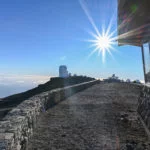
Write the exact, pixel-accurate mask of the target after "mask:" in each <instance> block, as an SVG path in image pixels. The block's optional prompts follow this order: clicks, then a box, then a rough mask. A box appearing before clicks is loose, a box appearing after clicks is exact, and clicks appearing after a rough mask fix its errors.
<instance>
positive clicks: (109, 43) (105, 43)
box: [79, 0, 116, 62]
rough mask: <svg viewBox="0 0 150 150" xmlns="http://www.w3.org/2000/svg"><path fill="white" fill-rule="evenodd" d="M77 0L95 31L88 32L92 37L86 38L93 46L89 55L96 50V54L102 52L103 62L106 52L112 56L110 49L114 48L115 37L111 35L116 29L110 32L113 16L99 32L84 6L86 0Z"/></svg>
mask: <svg viewBox="0 0 150 150" xmlns="http://www.w3.org/2000/svg"><path fill="white" fill-rule="evenodd" d="M79 2H80V5H81V7H82V9H83V11H84V12H85V14H86V16H87V18H88V20H89V21H90V23H91V25H92V27H93V29H94V31H95V33H93V32H89V34H90V35H91V36H92V37H93V38H94V39H90V40H86V41H87V42H90V43H91V45H90V47H94V49H93V50H92V52H91V53H90V55H89V56H91V55H92V54H93V53H95V52H98V55H100V54H102V61H103V62H105V55H106V52H108V53H109V54H110V55H111V56H112V53H111V50H115V49H114V47H113V45H114V44H116V37H113V35H114V33H115V32H116V30H115V31H113V32H111V33H110V30H111V26H112V21H113V17H112V18H111V20H110V23H109V25H108V28H107V29H105V27H104V26H103V28H102V33H100V31H99V30H98V28H97V26H96V24H95V23H94V20H93V18H92V17H91V15H90V13H89V11H88V9H87V7H86V2H85V1H84V0H79Z"/></svg>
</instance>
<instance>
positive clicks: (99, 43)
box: [86, 30, 115, 62]
mask: <svg viewBox="0 0 150 150" xmlns="http://www.w3.org/2000/svg"><path fill="white" fill-rule="evenodd" d="M89 33H90V35H91V36H92V37H93V38H94V39H91V40H86V41H87V42H90V43H91V46H90V47H94V49H93V50H92V52H91V53H90V55H89V56H91V55H92V54H93V53H95V52H98V55H100V54H102V61H103V62H105V55H106V52H108V53H109V54H110V55H111V56H112V53H111V50H113V49H114V48H113V44H115V42H114V38H113V37H111V34H110V33H109V32H108V30H107V31H106V32H105V31H104V30H103V31H102V34H100V32H99V31H98V33H92V32H89Z"/></svg>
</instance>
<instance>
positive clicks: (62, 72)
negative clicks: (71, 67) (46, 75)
mask: <svg viewBox="0 0 150 150" xmlns="http://www.w3.org/2000/svg"><path fill="white" fill-rule="evenodd" d="M68 76H69V74H68V71H67V66H65V65H62V66H59V77H61V78H67V77H68Z"/></svg>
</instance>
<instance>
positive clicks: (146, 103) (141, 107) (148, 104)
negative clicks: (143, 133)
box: [137, 86, 150, 131]
mask: <svg viewBox="0 0 150 150" xmlns="http://www.w3.org/2000/svg"><path fill="white" fill-rule="evenodd" d="M137 111H138V113H139V115H140V116H141V118H142V120H143V121H144V123H145V125H146V126H147V128H148V129H149V131H150V87H147V86H144V87H143V89H142V91H141V94H140V97H139V100H138V110H137Z"/></svg>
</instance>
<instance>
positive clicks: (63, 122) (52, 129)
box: [28, 83, 150, 150]
mask: <svg viewBox="0 0 150 150" xmlns="http://www.w3.org/2000/svg"><path fill="white" fill-rule="evenodd" d="M139 93H140V90H139V88H138V87H135V86H131V85H130V86H129V85H127V84H122V83H107V84H106V83H101V84H97V85H95V86H93V87H91V88H89V89H87V90H85V91H83V92H80V93H77V94H75V95H74V96H72V97H70V98H68V99H66V100H65V101H62V102H61V103H60V104H58V105H56V106H55V107H53V108H51V109H49V110H48V111H47V112H45V113H43V114H42V115H41V116H40V117H39V120H38V124H37V127H36V129H35V130H34V134H33V138H32V139H31V140H30V142H29V144H28V148H29V150H150V147H149V145H150V143H149V141H148V137H147V135H146V133H145V131H144V128H143V126H142V124H141V122H140V121H139V118H138V115H137V113H136V108H137V99H138V95H139Z"/></svg>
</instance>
